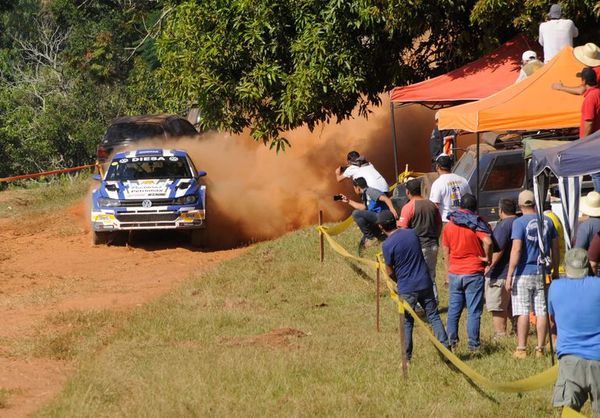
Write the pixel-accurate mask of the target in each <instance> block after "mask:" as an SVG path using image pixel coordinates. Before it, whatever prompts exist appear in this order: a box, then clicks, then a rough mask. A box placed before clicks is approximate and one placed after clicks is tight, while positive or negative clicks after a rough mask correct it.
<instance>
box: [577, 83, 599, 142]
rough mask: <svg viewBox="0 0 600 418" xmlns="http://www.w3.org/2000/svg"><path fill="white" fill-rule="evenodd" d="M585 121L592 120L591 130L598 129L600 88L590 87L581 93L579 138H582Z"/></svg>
mask: <svg viewBox="0 0 600 418" xmlns="http://www.w3.org/2000/svg"><path fill="white" fill-rule="evenodd" d="M586 121H592V132H590V133H594V132H596V131H597V130H599V129H600V88H598V87H592V88H589V89H587V90H586V91H585V93H583V104H582V105H581V123H580V125H579V138H583V137H584V136H585V134H584V125H585V122H586Z"/></svg>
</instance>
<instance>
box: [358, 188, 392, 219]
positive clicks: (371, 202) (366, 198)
mask: <svg viewBox="0 0 600 418" xmlns="http://www.w3.org/2000/svg"><path fill="white" fill-rule="evenodd" d="M383 195H384V193H383V192H382V191H381V190H377V189H374V188H373V187H367V188H366V189H365V191H364V193H363V196H362V199H363V203H364V204H365V206H366V207H367V210H368V211H369V212H375V213H379V212H381V211H382V210H388V206H387V205H386V204H385V202H382V201H381V200H379V198H380V197H381V196H383Z"/></svg>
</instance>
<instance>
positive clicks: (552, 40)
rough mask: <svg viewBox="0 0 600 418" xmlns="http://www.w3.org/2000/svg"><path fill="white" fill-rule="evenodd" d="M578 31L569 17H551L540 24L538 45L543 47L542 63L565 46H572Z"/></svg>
mask: <svg viewBox="0 0 600 418" xmlns="http://www.w3.org/2000/svg"><path fill="white" fill-rule="evenodd" d="M577 35H579V31H578V30H577V27H576V26H575V24H574V23H573V21H572V20H571V19H552V20H549V21H547V22H544V23H542V24H540V45H542V46H543V47H544V63H547V62H548V61H550V60H551V59H552V58H554V56H555V55H556V54H558V53H559V52H560V50H561V49H563V48H564V47H566V46H573V38H577Z"/></svg>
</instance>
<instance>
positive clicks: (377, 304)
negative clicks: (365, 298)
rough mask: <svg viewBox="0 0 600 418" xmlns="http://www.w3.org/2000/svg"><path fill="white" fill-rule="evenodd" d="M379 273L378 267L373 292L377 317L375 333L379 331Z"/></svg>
mask: <svg viewBox="0 0 600 418" xmlns="http://www.w3.org/2000/svg"><path fill="white" fill-rule="evenodd" d="M380 276H381V271H380V269H379V266H378V267H377V285H376V291H375V309H376V316H377V332H379V331H380V326H379V324H380V311H379V309H380V308H379V299H380V298H379V294H380V293H379V289H380V286H381V278H380Z"/></svg>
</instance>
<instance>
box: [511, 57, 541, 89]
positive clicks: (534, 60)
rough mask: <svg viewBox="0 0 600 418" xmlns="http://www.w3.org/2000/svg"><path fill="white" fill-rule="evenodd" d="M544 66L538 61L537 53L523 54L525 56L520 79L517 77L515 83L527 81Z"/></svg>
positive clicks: (522, 58)
mask: <svg viewBox="0 0 600 418" xmlns="http://www.w3.org/2000/svg"><path fill="white" fill-rule="evenodd" d="M543 65H544V63H543V62H542V61H540V60H538V57H537V54H536V52H535V51H525V52H523V56H522V57H521V71H520V72H519V77H517V80H516V81H515V83H519V82H521V81H523V80H525V79H526V78H527V77H529V76H530V75H531V74H533V73H535V72H536V71H537V70H539V69H540V68H542V67H543Z"/></svg>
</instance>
